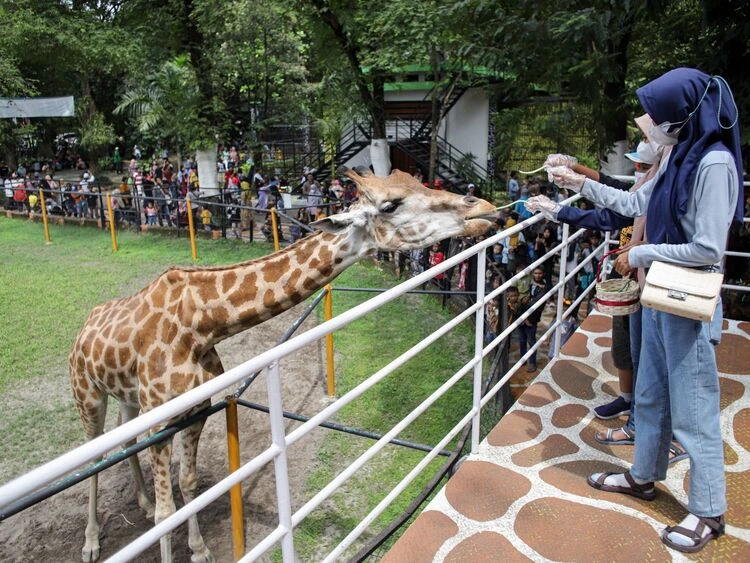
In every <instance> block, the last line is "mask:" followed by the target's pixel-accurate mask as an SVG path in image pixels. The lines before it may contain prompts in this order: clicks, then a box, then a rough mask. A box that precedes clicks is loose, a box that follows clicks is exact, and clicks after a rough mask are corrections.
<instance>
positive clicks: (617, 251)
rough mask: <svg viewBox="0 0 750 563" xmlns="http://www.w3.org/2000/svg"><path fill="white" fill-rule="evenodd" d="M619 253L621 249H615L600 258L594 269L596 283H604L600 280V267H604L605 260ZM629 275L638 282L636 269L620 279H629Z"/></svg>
mask: <svg viewBox="0 0 750 563" xmlns="http://www.w3.org/2000/svg"><path fill="white" fill-rule="evenodd" d="M620 252H622V248H615V249H614V250H610V251H609V252H606V253H605V254H604V256H602V259H601V260H599V265H598V266H597V268H596V283H599V282H601V281H604V280H602V279H601V273H602V266H603V265H604V262H605V260H606V259H607V258H608V257H609V256H611V255H612V254H619V253H620ZM631 275H632V277H633V279H634V280H636V281H638V269H637V268H636V269H634V270H632V271H631V272H628V273H627V274H626V275H624V276H623V277H622V279H624V280H626V279H628V278H630V277H631Z"/></svg>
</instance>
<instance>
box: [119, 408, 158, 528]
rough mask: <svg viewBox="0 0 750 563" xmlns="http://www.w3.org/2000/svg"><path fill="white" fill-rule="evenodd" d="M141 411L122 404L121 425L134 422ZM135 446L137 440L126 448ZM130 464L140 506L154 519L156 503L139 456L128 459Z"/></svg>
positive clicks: (127, 444) (147, 515) (147, 516)
mask: <svg viewBox="0 0 750 563" xmlns="http://www.w3.org/2000/svg"><path fill="white" fill-rule="evenodd" d="M139 410H140V407H138V406H135V405H127V404H125V403H122V402H121V403H120V417H119V418H120V423H121V424H124V423H126V422H128V421H130V420H133V419H134V418H135V417H136V416H138V411H139ZM133 444H135V439H133V440H130V441H129V442H127V443H126V444H125V446H126V447H129V446H132V445H133ZM128 463H129V464H130V469H132V471H133V478H134V479H135V491H136V495H137V498H138V506H140V507H141V508H142V509H143V510H144V512H145V513H146V518H149V519H151V518H153V517H154V503H153V502H151V499H150V498H148V494H147V493H146V482H145V481H144V479H143V472H142V471H141V464H140V462H139V461H138V455H137V454H136V455H133V456H130V457H129V458H128Z"/></svg>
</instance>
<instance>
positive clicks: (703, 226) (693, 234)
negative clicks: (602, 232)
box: [581, 151, 739, 268]
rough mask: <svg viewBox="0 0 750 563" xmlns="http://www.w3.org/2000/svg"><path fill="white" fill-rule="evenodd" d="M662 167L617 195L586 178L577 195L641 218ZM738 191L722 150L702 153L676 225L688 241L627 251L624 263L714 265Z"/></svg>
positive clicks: (732, 166)
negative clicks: (636, 186)
mask: <svg viewBox="0 0 750 563" xmlns="http://www.w3.org/2000/svg"><path fill="white" fill-rule="evenodd" d="M666 165H667V162H666V160H665V162H662V166H661V170H660V171H659V174H657V175H656V177H655V178H654V179H652V180H651V181H650V182H648V183H646V184H644V185H643V186H642V187H641V188H640V189H639V190H638V191H635V192H623V191H620V190H616V189H614V188H611V187H609V186H605V185H604V184H600V183H599V182H594V181H593V180H586V181H585V182H584V184H583V189H582V190H581V193H582V194H583V195H584V196H585V197H587V198H589V199H591V200H593V201H595V202H596V203H598V204H599V205H602V206H604V207H606V208H608V209H611V210H612V211H616V212H617V213H620V214H622V215H626V216H628V217H638V216H641V215H646V212H647V210H648V202H649V199H650V198H651V192H652V191H653V189H654V185H655V183H656V180H657V179H658V178H659V176H660V175H661V174H662V172H663V170H664V169H665V167H666ZM738 192H739V179H738V178H737V169H736V167H735V164H734V158H733V157H732V155H731V154H729V153H728V152H726V151H711V152H709V153H707V154H706V155H705V156H704V157H703V159H702V160H701V162H700V164H699V166H698V173H697V174H696V176H695V183H694V185H693V190H692V197H691V198H690V200H689V201H688V207H687V211H686V213H685V215H683V216H682V217H681V218H680V226H681V227H682V230H683V232H684V233H685V236H686V237H687V239H688V241H689V242H687V243H686V244H669V243H664V244H644V245H641V246H636V247H633V248H632V249H631V250H630V253H629V255H628V261H629V262H630V265H631V266H633V267H641V268H648V267H650V266H651V263H652V262H654V261H657V260H658V261H661V262H670V263H673V264H677V265H682V266H688V267H691V266H709V265H717V266H718V265H719V262H720V261H721V259H722V257H723V255H724V250H725V248H726V244H727V234H728V232H729V227H730V226H731V224H732V219H733V217H734V211H735V206H736V203H737V196H738ZM660 220H663V219H662V218H660V217H650V216H649V217H648V221H660Z"/></svg>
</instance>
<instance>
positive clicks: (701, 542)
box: [661, 515, 724, 553]
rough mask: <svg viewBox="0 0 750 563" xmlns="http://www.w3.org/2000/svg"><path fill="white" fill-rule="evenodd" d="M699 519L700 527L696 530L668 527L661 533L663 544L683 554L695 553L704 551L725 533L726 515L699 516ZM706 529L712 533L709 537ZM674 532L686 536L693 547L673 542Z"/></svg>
mask: <svg viewBox="0 0 750 563" xmlns="http://www.w3.org/2000/svg"><path fill="white" fill-rule="evenodd" d="M697 518H698V525H697V526H696V527H695V530H689V529H688V528H684V527H682V526H667V527H666V528H665V529H664V531H663V532H662V533H661V541H662V543H663V544H664V545H666V546H667V547H671V548H672V549H676V550H677V551H682V552H683V553H695V552H696V551H700V550H701V549H703V548H704V547H705V546H706V544H707V543H708V542H710V541H711V540H713V539H717V538H718V537H719V536H720V535H722V534H723V533H724V515H721V516H719V517H718V518H707V517H703V516H697ZM706 528H710V529H711V532H710V533H709V534H708V535H707V536H704V535H703V532H704V531H705V529H706ZM672 532H676V533H678V534H680V535H682V536H685V537H686V538H688V539H689V540H692V542H693V545H682V544H679V543H675V542H673V541H672V540H670V539H669V534H670V533H672Z"/></svg>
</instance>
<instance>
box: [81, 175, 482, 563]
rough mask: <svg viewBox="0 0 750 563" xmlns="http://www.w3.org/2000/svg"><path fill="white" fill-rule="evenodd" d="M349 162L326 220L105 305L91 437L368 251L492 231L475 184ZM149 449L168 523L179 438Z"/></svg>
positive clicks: (85, 363)
mask: <svg viewBox="0 0 750 563" xmlns="http://www.w3.org/2000/svg"><path fill="white" fill-rule="evenodd" d="M340 173H342V174H346V175H347V176H349V177H350V178H351V179H352V180H354V181H355V182H356V183H357V186H358V190H359V201H358V202H357V203H356V204H355V205H353V206H352V207H351V209H350V210H349V211H348V212H346V213H341V214H338V215H333V216H331V217H327V218H325V219H323V220H321V221H317V222H315V223H313V226H314V227H316V228H318V229H320V230H321V232H318V233H316V234H314V235H312V236H310V237H307V238H304V239H302V240H300V241H298V242H296V243H295V244H292V245H290V246H289V247H287V248H286V249H284V250H281V251H280V252H277V253H275V254H272V255H270V256H267V257H264V258H261V259H258V260H252V261H249V262H242V263H240V264H236V265H233V266H226V267H216V268H172V269H170V270H168V271H166V272H165V273H163V274H162V275H161V276H159V277H158V278H157V279H156V280H154V281H153V282H152V283H151V284H150V285H149V286H148V287H146V288H144V289H143V290H141V291H140V292H139V293H137V294H135V295H133V296H132V297H126V298H124V299H118V300H115V301H110V302H108V303H105V304H103V305H99V306H98V307H96V308H94V310H93V311H92V312H91V314H90V315H89V317H88V319H87V320H86V323H85V324H84V326H83V329H82V330H81V332H80V334H79V335H78V338H77V340H76V342H75V344H74V346H73V350H72V351H71V353H70V357H69V364H70V377H71V384H72V387H73V396H74V399H75V403H76V407H77V408H78V412H79V414H80V416H81V420H82V422H83V426H84V430H85V433H86V438H87V439H88V440H91V439H93V438H95V437H96V436H98V435H99V434H101V433H102V431H103V428H104V419H105V414H106V409H107V396H108V395H112V396H114V397H115V398H117V400H118V401H119V404H120V411H121V418H122V421H123V422H126V421H128V420H130V419H132V418H133V417H135V416H137V415H138V412H139V411H141V412H146V411H149V410H151V409H153V408H155V407H157V406H159V405H161V404H163V403H165V402H166V401H168V400H170V399H171V398H173V397H175V396H176V395H179V394H180V393H183V392H185V391H187V390H189V389H192V388H194V387H196V386H198V385H200V384H201V383H203V382H205V381H207V380H209V379H211V378H212V377H214V376H216V375H219V374H221V373H223V371H224V369H223V367H222V365H221V360H220V359H219V356H218V354H217V353H216V350H215V348H214V346H215V345H216V344H217V343H218V342H220V341H221V340H223V339H225V338H228V337H229V336H232V335H234V334H237V333H239V332H241V331H243V330H245V329H248V328H250V327H252V326H255V325H257V324H259V323H261V322H263V321H265V320H268V319H270V318H271V317H273V316H275V315H278V314H279V313H281V312H283V311H285V310H287V309H289V308H290V307H292V306H293V305H295V304H297V303H299V302H300V301H302V300H304V299H305V298H307V297H308V296H310V295H311V294H312V293H313V292H315V291H316V290H317V289H319V288H321V287H323V286H324V285H325V284H327V283H328V282H330V281H331V280H332V279H334V278H335V277H336V276H337V275H338V274H340V273H341V272H342V271H343V270H344V269H346V268H347V267H348V266H350V265H351V264H353V263H354V262H356V261H357V260H359V259H360V258H363V257H364V256H368V255H372V254H374V253H375V252H376V251H378V250H384V251H395V250H399V249H411V248H422V247H425V246H429V245H430V244H432V243H433V242H437V241H439V240H442V239H445V238H448V237H452V236H459V235H464V236H476V235H479V234H482V233H484V232H485V231H486V230H487V228H488V226H489V222H488V221H486V220H484V219H480V218H479V217H480V216H486V215H489V214H492V213H493V212H494V211H495V208H494V207H493V206H492V205H491V204H489V203H487V202H486V201H484V200H481V199H478V198H475V197H473V196H460V195H456V194H452V193H448V192H439V191H434V190H429V189H427V188H425V187H423V186H422V185H421V184H420V183H419V182H418V181H417V180H415V179H414V178H413V177H412V176H410V175H408V174H405V173H403V172H399V171H394V172H393V173H392V174H391V175H390V176H387V177H384V178H379V177H375V176H373V175H371V174H365V175H360V174H358V173H356V172H354V171H352V170H349V169H342V170H340ZM206 406H208V405H207V404H204V405H199V406H197V407H195V408H194V409H193V410H192V411H190V412H195V411H197V410H200V409H202V408H205V407H206ZM187 414H190V413H186V415H187ZM202 429H203V422H198V423H195V424H194V425H192V426H191V427H189V428H187V429H185V430H183V431H182V439H181V446H182V458H181V462H180V476H179V484H180V490H181V491H182V496H183V499H184V501H185V502H186V503H187V502H188V501H190V500H191V499H193V498H194V496H195V492H196V488H197V475H196V454H197V449H198V439H199V437H200V433H201V430H202ZM156 430H158V428H156V429H154V430H153V431H154V432H155V431H156ZM150 452H151V466H152V470H153V475H154V489H155V493H156V508H155V510H154V509H153V507H152V505H151V502H150V500H149V499H148V496H147V494H146V488H145V485H144V480H143V475H142V473H141V469H140V466H139V464H138V458H137V457H135V456H133V457H131V458H130V459H129V461H130V465H131V468H132V470H133V473H134V477H135V484H136V490H137V496H138V504H139V505H140V506H141V507H142V508H144V509H145V510H146V512H147V514H150V513H151V512H152V511H153V512H154V521H155V522H156V523H158V522H160V521H162V520H164V519H165V518H167V517H168V516H170V515H171V514H172V513H173V512H174V511H175V504H174V500H173V496H172V486H171V481H170V475H169V465H170V460H171V456H172V444H171V441H167V442H162V443H161V444H158V445H156V446H152V447H151V449H150ZM96 495H97V477H96V475H94V476H93V477H91V480H90V498H89V520H88V525H87V526H86V542H85V545H84V547H83V550H82V555H83V560H84V561H86V562H88V561H95V560H96V559H97V558H98V557H99V522H98V519H97V514H96ZM188 526H189V540H188V543H189V545H190V549H191V550H192V552H193V555H192V561H194V562H206V561H213V557H212V555H211V553H210V551H209V550H208V548H207V547H206V544H205V543H204V541H203V538H202V536H201V533H200V530H199V528H198V520H197V517H195V516H193V517H192V518H191V519H190V520H189V523H188ZM161 556H162V561H171V540H170V536H165V537H163V538H162V540H161Z"/></svg>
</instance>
